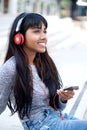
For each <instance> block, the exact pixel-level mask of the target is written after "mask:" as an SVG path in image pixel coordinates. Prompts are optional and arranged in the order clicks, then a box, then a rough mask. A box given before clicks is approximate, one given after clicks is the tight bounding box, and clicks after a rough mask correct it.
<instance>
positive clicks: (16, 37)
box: [13, 16, 25, 45]
mask: <svg viewBox="0 0 87 130" xmlns="http://www.w3.org/2000/svg"><path fill="white" fill-rule="evenodd" d="M24 18H25V16H24V17H22V18H21V19H20V20H19V21H18V23H17V27H16V32H18V33H16V34H15V35H14V38H13V40H14V43H15V44H17V45H20V44H23V43H24V36H23V34H21V33H20V32H19V31H20V26H21V23H22V21H23V19H24Z"/></svg>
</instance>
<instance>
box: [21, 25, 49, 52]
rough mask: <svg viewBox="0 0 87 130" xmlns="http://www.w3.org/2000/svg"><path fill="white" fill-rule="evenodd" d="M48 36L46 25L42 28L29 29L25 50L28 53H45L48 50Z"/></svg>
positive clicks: (26, 35)
mask: <svg viewBox="0 0 87 130" xmlns="http://www.w3.org/2000/svg"><path fill="white" fill-rule="evenodd" d="M46 43H47V36H46V28H45V26H44V24H42V26H41V27H34V28H29V29H28V30H27V31H26V34H25V43H24V45H23V46H24V50H25V52H26V53H27V54H28V53H33V54H36V53H37V52H39V53H44V52H45V50H46Z"/></svg>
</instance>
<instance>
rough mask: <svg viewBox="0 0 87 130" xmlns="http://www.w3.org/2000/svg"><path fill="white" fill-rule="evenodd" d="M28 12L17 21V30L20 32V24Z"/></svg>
mask: <svg viewBox="0 0 87 130" xmlns="http://www.w3.org/2000/svg"><path fill="white" fill-rule="evenodd" d="M26 15H27V14H25V16H23V17H22V18H20V19H19V21H18V23H17V27H16V32H18V31H19V30H20V26H21V23H22V21H23V19H24V18H25V17H26Z"/></svg>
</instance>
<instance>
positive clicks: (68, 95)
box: [57, 89, 75, 102]
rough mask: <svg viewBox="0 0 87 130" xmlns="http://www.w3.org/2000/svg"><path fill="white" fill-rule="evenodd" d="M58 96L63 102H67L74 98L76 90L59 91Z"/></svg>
mask: <svg viewBox="0 0 87 130" xmlns="http://www.w3.org/2000/svg"><path fill="white" fill-rule="evenodd" d="M57 94H58V95H59V96H60V100H61V102H66V101H67V100H69V99H71V98H73V96H74V95H75V92H74V90H66V91H64V90H63V89H59V90H57Z"/></svg>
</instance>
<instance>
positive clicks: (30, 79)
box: [0, 13, 87, 130]
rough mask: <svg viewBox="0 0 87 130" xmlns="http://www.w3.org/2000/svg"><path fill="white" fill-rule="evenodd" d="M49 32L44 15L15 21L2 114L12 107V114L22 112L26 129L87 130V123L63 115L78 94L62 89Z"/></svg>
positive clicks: (2, 75) (0, 77) (1, 92)
mask: <svg viewBox="0 0 87 130" xmlns="http://www.w3.org/2000/svg"><path fill="white" fill-rule="evenodd" d="M46 29H47V21H46V19H45V18H44V17H43V16H42V15H40V14H37V13H22V14H20V15H19V16H17V17H16V18H15V20H14V22H13V25H12V28H11V32H10V35H9V46H8V51H7V54H6V58H5V62H4V64H3V65H2V67H1V68H0V113H2V112H3V111H4V110H5V108H6V105H8V107H9V108H10V110H11V112H12V114H14V113H15V112H17V113H18V115H19V118H20V120H21V123H22V125H23V128H24V130H60V129H61V130H87V121H84V120H78V119H76V118H75V117H71V116H70V115H68V114H63V113H62V110H63V109H64V108H65V106H66V104H67V101H68V100H69V99H71V98H72V97H73V96H74V94H75V92H74V91H73V90H66V91H64V90H63V89H62V87H63V84H62V81H61V78H60V75H59V73H58V70H57V68H56V66H55V64H54V62H53V60H52V58H51V57H50V56H49V54H48V51H47V48H46V44H47V36H46ZM12 129H13V128H12Z"/></svg>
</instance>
